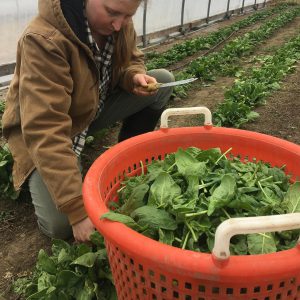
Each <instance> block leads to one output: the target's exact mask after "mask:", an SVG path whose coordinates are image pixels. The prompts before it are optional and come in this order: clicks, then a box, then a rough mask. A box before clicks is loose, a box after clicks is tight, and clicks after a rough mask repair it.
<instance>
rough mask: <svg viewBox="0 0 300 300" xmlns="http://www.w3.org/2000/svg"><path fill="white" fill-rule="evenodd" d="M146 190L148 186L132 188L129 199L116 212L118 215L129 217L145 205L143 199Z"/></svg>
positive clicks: (142, 185)
mask: <svg viewBox="0 0 300 300" xmlns="http://www.w3.org/2000/svg"><path fill="white" fill-rule="evenodd" d="M148 190H149V186H148V185H147V184H141V185H138V186H136V187H135V188H133V190H132V192H131V194H130V195H129V198H128V199H126V200H125V203H124V205H123V206H122V207H120V209H119V210H118V211H119V213H122V214H125V215H130V214H131V212H132V211H134V210H135V209H137V208H139V207H141V206H143V205H145V203H144V197H145V195H146V194H147V192H148Z"/></svg>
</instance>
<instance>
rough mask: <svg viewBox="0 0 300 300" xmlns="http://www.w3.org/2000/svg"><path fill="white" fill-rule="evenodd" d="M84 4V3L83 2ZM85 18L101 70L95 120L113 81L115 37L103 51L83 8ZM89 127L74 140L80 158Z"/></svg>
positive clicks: (89, 42) (106, 44) (93, 50)
mask: <svg viewBox="0 0 300 300" xmlns="http://www.w3.org/2000/svg"><path fill="white" fill-rule="evenodd" d="M83 3H84V1H83ZM83 12H84V16H85V24H86V32H87V41H88V46H89V47H90V49H91V50H92V52H93V54H94V58H95V62H96V65H97V68H98V70H99V76H100V78H99V82H100V85H99V95H100V96H99V104H98V111H97V114H96V116H95V119H96V118H97V117H98V116H99V113H100V112H101V110H102V109H103V106H104V101H105V99H106V97H107V95H108V89H109V83H110V80H111V73H112V71H111V66H112V54H113V50H114V43H113V37H112V36H108V37H107V40H106V43H105V45H104V48H103V49H102V50H100V49H99V47H98V45H97V44H96V42H95V40H94V39H93V36H92V33H91V29H90V26H89V24H88V20H87V18H86V14H85V7H84V8H83ZM87 132H88V127H87V128H86V129H85V130H84V131H82V132H81V133H80V134H78V135H77V136H75V138H74V140H73V151H74V152H75V153H76V155H77V156H79V155H80V154H81V152H82V150H83V147H84V144H85V139H86V136H87Z"/></svg>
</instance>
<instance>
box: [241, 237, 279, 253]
mask: <svg viewBox="0 0 300 300" xmlns="http://www.w3.org/2000/svg"><path fill="white" fill-rule="evenodd" d="M247 243H248V251H249V254H251V255H255V254H267V253H273V252H276V251H277V248H276V243H275V239H274V236H273V234H272V233H256V234H249V235H248V236H247Z"/></svg>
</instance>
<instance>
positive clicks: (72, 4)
mask: <svg viewBox="0 0 300 300" xmlns="http://www.w3.org/2000/svg"><path fill="white" fill-rule="evenodd" d="M83 1H84V0H60V6H61V10H62V13H63V15H64V17H65V19H66V21H67V22H68V24H69V26H70V27H71V29H72V31H73V32H74V33H75V35H76V36H77V37H78V38H79V40H80V41H81V42H82V43H85V44H86V43H87V34H86V31H85V27H86V25H85V22H84V21H85V19H84V15H83Z"/></svg>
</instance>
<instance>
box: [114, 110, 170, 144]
mask: <svg viewBox="0 0 300 300" xmlns="http://www.w3.org/2000/svg"><path fill="white" fill-rule="evenodd" d="M164 110H165V107H163V108H161V109H152V108H150V107H146V108H144V109H142V110H141V111H139V112H137V113H135V114H133V115H131V116H129V117H128V118H126V119H125V120H124V121H123V125H122V127H121V130H120V133H119V137H118V142H122V141H124V140H126V139H129V138H131V137H133V136H136V135H139V134H142V133H146V132H150V131H153V130H154V129H155V126H156V124H157V122H158V120H159V118H160V116H161V114H162V112H163V111H164Z"/></svg>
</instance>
